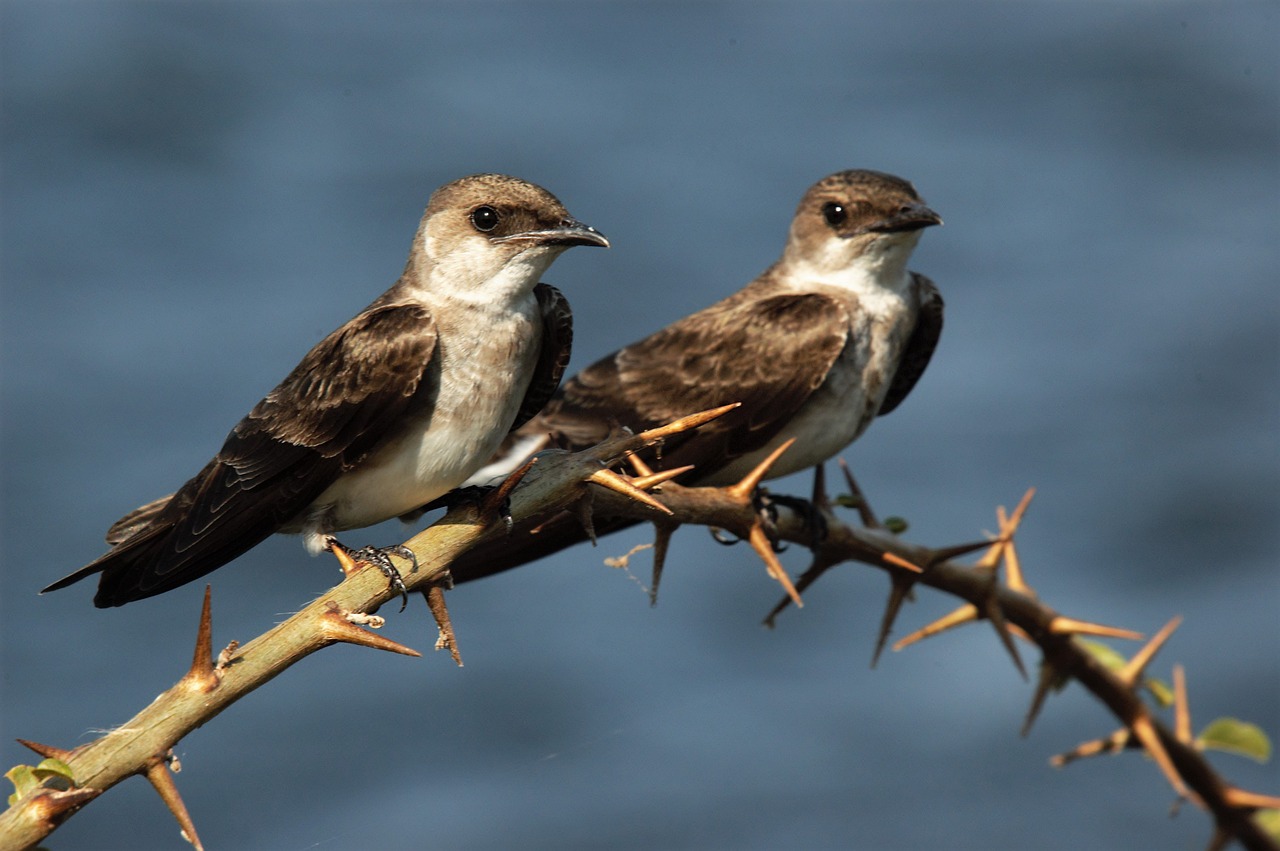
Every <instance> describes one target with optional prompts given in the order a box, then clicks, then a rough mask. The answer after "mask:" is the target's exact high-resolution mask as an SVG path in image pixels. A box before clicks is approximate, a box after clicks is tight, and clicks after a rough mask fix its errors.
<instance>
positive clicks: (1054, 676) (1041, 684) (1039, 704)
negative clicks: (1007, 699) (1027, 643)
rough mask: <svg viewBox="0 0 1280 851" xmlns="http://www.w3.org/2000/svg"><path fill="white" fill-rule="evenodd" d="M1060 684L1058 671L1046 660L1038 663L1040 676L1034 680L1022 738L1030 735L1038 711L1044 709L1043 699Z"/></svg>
mask: <svg viewBox="0 0 1280 851" xmlns="http://www.w3.org/2000/svg"><path fill="white" fill-rule="evenodd" d="M1061 682H1062V675H1061V674H1059V673H1058V669H1057V668H1055V667H1053V665H1051V664H1049V662H1048V661H1047V660H1046V661H1044V662H1041V663H1040V676H1039V677H1038V678H1037V679H1036V690H1035V693H1034V694H1032V695H1031V706H1030V707H1029V708H1028V709H1027V717H1026V718H1025V719H1024V720H1023V722H1022V733H1021V735H1022V738H1024V739H1025V738H1026V737H1027V736H1028V735H1030V733H1031V727H1032V725H1033V724H1035V723H1036V719H1037V718H1039V717H1040V710H1041V709H1042V708H1044V702H1045V699H1046V698H1047V697H1048V696H1049V692H1050V691H1051V690H1053V688H1055V687H1056V686H1057V685H1058V684H1059V683H1061Z"/></svg>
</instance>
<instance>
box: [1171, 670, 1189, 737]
mask: <svg viewBox="0 0 1280 851" xmlns="http://www.w3.org/2000/svg"><path fill="white" fill-rule="evenodd" d="M1173 732H1174V735H1175V736H1177V737H1178V741H1180V742H1182V743H1183V744H1184V745H1190V744H1191V707H1190V706H1189V705H1188V704H1187V672H1186V671H1185V670H1183V667H1182V666H1181V665H1174V666H1173Z"/></svg>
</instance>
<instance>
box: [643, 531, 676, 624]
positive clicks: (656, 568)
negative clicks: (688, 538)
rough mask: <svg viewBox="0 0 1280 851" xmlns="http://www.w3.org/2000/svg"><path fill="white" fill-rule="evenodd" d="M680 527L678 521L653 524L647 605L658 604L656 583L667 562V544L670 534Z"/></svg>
mask: <svg viewBox="0 0 1280 851" xmlns="http://www.w3.org/2000/svg"><path fill="white" fill-rule="evenodd" d="M679 528H680V524H679V523H658V522H654V524H653V580H652V584H651V585H650V586H649V605H650V606H656V605H658V584H659V583H660V582H662V569H663V567H665V566H666V563H667V546H668V545H669V544H670V543H671V535H672V534H673V533H674V532H675V531H676V529H679Z"/></svg>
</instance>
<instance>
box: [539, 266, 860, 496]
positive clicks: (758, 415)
mask: <svg viewBox="0 0 1280 851" xmlns="http://www.w3.org/2000/svg"><path fill="white" fill-rule="evenodd" d="M848 334H849V317H848V314H847V312H846V310H845V308H844V307H843V306H842V305H841V304H839V303H838V302H837V301H835V300H834V299H831V298H828V297H827V296H824V295H820V294H815V293H808V294H790V293H788V294H781V295H774V296H769V297H765V298H760V297H759V296H758V295H755V294H753V293H751V292H750V289H748V290H745V291H743V292H741V293H739V294H737V295H736V296H733V297H731V298H729V299H726V300H724V301H722V302H720V303H719V304H716V305H713V306H711V307H709V308H707V309H705V310H702V311H700V312H698V313H695V314H693V315H691V316H689V317H687V318H685V319H683V320H681V321H679V322H677V323H675V324H673V325H670V326H668V327H667V328H664V329H663V330H661V331H658V332H657V333H655V334H653V335H651V336H649V337H646V338H645V339H643V340H641V341H639V342H637V343H633V344H632V345H630V346H627V347H626V348H624V349H621V350H620V351H618V352H615V353H614V354H612V355H609V356H608V357H605V358H603V359H601V360H600V361H597V362H596V363H594V364H592V365H591V366H589V367H587V368H586V369H584V370H583V371H582V372H580V373H579V374H578V375H577V376H575V377H574V378H572V379H570V380H569V381H568V382H566V384H565V386H564V388H563V391H562V393H561V394H560V396H558V397H557V398H556V399H555V400H553V401H552V402H551V404H549V405H548V406H547V409H546V411H545V412H544V415H543V416H542V417H539V418H538V421H537V423H536V424H537V425H538V426H539V427H541V428H543V430H548V431H551V432H552V433H553V435H555V436H556V437H557V438H559V439H560V441H561V442H562V443H564V444H567V445H568V446H569V447H570V448H579V447H582V446H587V445H591V444H592V443H595V442H598V441H599V440H601V439H603V438H604V437H606V436H608V434H609V432H610V431H611V430H612V429H614V428H616V427H617V426H625V427H627V428H629V429H631V430H633V431H640V430H641V429H644V428H649V427H652V426H656V425H659V424H662V423H667V422H670V421H671V420H673V419H676V418H677V417H681V416H684V415H686V414H690V413H694V412H696V411H701V410H705V409H707V408H712V407H715V406H717V405H724V404H728V403H730V402H742V403H743V404H742V408H740V409H739V410H738V411H735V412H733V413H732V414H730V415H728V416H725V417H722V418H720V419H719V420H716V421H715V422H713V423H710V424H709V425H707V426H704V427H703V428H701V429H699V430H698V431H696V432H695V433H692V434H691V435H689V436H688V437H686V438H685V439H684V440H683V442H671V443H668V444H667V446H666V447H665V448H664V449H663V453H662V455H663V459H664V461H665V463H667V464H669V465H672V466H675V465H682V464H695V465H698V469H697V470H696V471H695V472H694V473H693V474H692V475H693V477H694V478H695V479H696V478H697V477H698V476H701V475H707V474H710V473H712V472H714V471H715V470H717V469H719V468H720V467H722V466H724V465H725V464H727V463H728V462H730V461H732V460H733V459H734V458H736V457H738V456H739V455H743V454H746V453H749V452H752V451H754V450H756V449H759V448H760V447H762V446H764V445H765V444H766V443H768V442H769V441H770V440H771V439H772V438H773V437H774V436H775V435H776V434H777V433H778V432H779V431H780V430H781V429H782V428H783V427H785V426H786V424H787V423H788V422H789V421H790V420H791V418H792V417H793V416H794V415H795V413H796V411H798V410H799V409H800V407H801V406H802V405H803V404H804V403H805V401H806V400H808V398H809V396H810V395H811V394H812V393H813V391H814V390H816V389H817V388H818V386H819V385H821V384H822V382H823V381H824V380H825V379H826V376H827V372H828V371H829V370H830V369H831V366H832V364H833V363H834V362H835V360H836V358H837V357H838V356H839V354H840V352H841V350H842V349H843V348H844V346H845V342H846V340H847V338H848Z"/></svg>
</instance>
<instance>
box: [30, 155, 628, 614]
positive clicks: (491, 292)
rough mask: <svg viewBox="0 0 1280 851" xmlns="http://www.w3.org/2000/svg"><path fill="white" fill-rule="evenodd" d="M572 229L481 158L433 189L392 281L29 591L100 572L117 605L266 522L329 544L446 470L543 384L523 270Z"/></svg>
mask: <svg viewBox="0 0 1280 851" xmlns="http://www.w3.org/2000/svg"><path fill="white" fill-rule="evenodd" d="M574 245H596V246H602V247H608V245H609V243H608V241H607V240H606V239H605V238H604V236H603V235H602V234H600V233H599V232H598V231H596V230H595V229H593V228H590V227H588V226H586V225H584V224H582V223H580V222H578V221H576V220H574V219H573V218H572V217H571V216H570V215H569V213H568V211H567V210H565V208H564V206H563V205H562V204H561V203H560V201H558V200H557V199H556V198H555V196H553V195H552V194H551V193H549V192H547V191H546V190H545V189H542V188H541V187H539V186H535V185H533V184H531V183H527V182H525V181H523V180H519V179H517V178H514V177H507V176H505V175H497V174H481V175H473V176H470V177H464V178H462V179H461V180H457V181H454V182H453V183H450V184H447V185H445V186H443V187H441V188H440V189H438V190H436V192H435V193H434V194H433V195H432V196H431V200H430V202H429V203H428V205H427V209H426V213H425V214H424V215H423V217H422V222H421V224H420V225H419V226H418V231H417V234H416V235H415V236H414V240H413V247H412V249H411V250H410V252H409V260H408V263H407V264H406V265H405V269H404V272H403V274H401V276H400V279H399V280H398V281H397V282H396V284H395V286H393V287H391V289H389V290H387V291H386V292H385V293H383V294H382V295H381V296H379V297H378V298H377V299H376V300H375V301H374V302H373V303H372V304H370V305H369V306H368V307H367V308H365V309H364V310H363V311H361V312H360V314H359V315H357V316H356V317H355V318H354V319H352V320H350V321H349V322H347V323H346V324H344V325H343V326H342V327H340V328H338V329H337V330H336V331H334V332H333V333H332V334H330V335H329V336H327V337H325V338H324V339H323V340H322V341H320V343H319V344H318V345H316V347H315V348H313V349H312V350H311V351H310V352H308V353H307V355H306V357H304V358H303V359H302V362H301V363H300V364H298V366H297V367H296V368H295V369H294V370H293V372H291V373H290V374H289V376H288V377H287V378H285V379H284V381H282V382H281V383H280V385H279V386H278V387H276V388H275V389H274V390H272V391H271V392H270V393H268V394H267V396H266V398H265V399H263V400H262V401H261V402H259V403H258V404H257V406H255V407H254V409H253V410H252V411H250V412H249V415H248V416H246V417H245V418H244V419H243V420H241V421H240V422H239V423H238V424H237V425H236V427H235V428H234V429H232V431H231V434H230V435H228V437H227V440H226V443H224V444H223V447H222V450H221V451H220V452H219V453H218V454H217V455H216V456H215V457H214V458H213V460H211V461H210V462H209V463H208V464H207V465H206V466H205V468H204V469H203V470H201V471H200V472H199V473H197V474H196V475H195V477H194V478H192V479H191V480H190V481H188V482H187V483H186V484H185V485H183V486H182V487H181V488H180V489H179V490H178V491H177V493H175V494H172V495H170V496H167V497H163V498H161V499H158V500H156V501H154V502H152V503H149V504H147V505H144V506H142V507H141V508H138V509H136V510H135V511H133V512H131V513H130V514H127V515H125V516H124V517H123V518H121V519H120V520H119V521H117V522H116V524H115V525H113V526H112V527H111V529H110V531H109V532H108V533H107V542H108V543H109V544H113V545H114V547H113V548H112V549H111V550H110V551H109V552H107V553H106V554H105V555H103V556H101V557H100V558H98V559H97V560H96V561H94V562H92V563H91V564H89V565H87V566H85V567H83V568H81V569H80V570H77V571H76V572H75V573H72V574H71V575H70V576H67V577H65V578H63V579H60V580H58V581H57V582H55V583H53V584H52V585H50V586H49V587H47V588H45V589H44V590H45V591H52V590H54V589H57V588H62V587H64V586H66V585H69V584H71V583H73V582H76V581H78V580H80V579H84V578H85V577H87V576H90V575H92V574H94V573H98V572H101V573H102V578H101V580H100V582H99V585H98V592H97V595H96V596H95V597H94V603H95V605H97V606H99V607H106V606H120V605H123V604H125V603H128V602H130V601H132V600H138V599H141V598H143V597H150V596H152V595H154V594H159V593H161V592H164V591H168V590H170V589H173V588H176V587H178V586H179V585H182V584H184V583H187V582H191V581H192V580H194V579H197V578H199V577H201V576H204V575H205V574H207V573H209V572H210V571H212V570H215V569H217V568H219V567H221V566H222V565H224V564H226V563H227V562H229V561H231V560H232V559H234V558H236V557H237V556H239V555H241V554H242V553H244V552H245V551H247V550H248V549H250V548H251V547H253V546H255V545H256V544H258V543H259V542H260V541H262V540H264V539H265V538H267V537H268V536H269V535H271V534H272V533H274V532H287V533H297V534H301V535H302V537H303V540H304V542H305V543H306V545H307V548H308V549H309V550H311V551H312V552H313V553H314V552H318V551H320V550H321V549H325V548H328V547H330V546H336V547H339V548H341V549H345V547H342V546H341V545H340V544H337V542H336V540H335V539H334V538H333V537H332V536H333V535H334V533H336V532H341V531H344V530H348V529H356V528H360V527H363V526H369V525H371V524H374V523H378V522H381V521H383V520H387V519H389V518H392V517H397V516H400V515H404V514H407V513H412V512H414V511H415V509H417V508H419V507H420V506H422V505H423V504H424V503H427V502H430V501H432V500H434V499H436V498H437V497H439V496H441V495H443V494H445V493H446V492H448V491H450V490H453V489H454V488H456V487H458V485H460V484H462V482H464V481H465V480H466V479H467V478H468V477H469V476H471V475H472V474H473V473H475V472H476V470H477V469H478V468H479V467H480V466H481V465H482V464H483V463H484V462H485V461H486V460H487V459H488V458H489V457H490V456H491V455H492V454H493V452H494V451H495V450H496V449H497V448H498V446H499V445H500V444H501V442H502V440H503V438H504V437H505V436H506V435H507V433H508V432H510V431H511V430H512V429H514V428H517V427H519V426H521V425H522V424H524V423H526V422H527V421H528V420H529V419H530V418H531V417H533V415H534V414H536V413H537V412H538V411H539V410H540V409H541V408H542V406H543V405H544V404H545V403H546V402H547V400H548V399H550V398H551V396H552V394H553V393H554V392H555V390H556V388H557V386H558V385H559V382H560V377H561V375H562V374H563V372H564V369H565V366H566V365H567V363H568V360H569V348H570V344H571V341H572V316H571V313H570V311H569V305H568V302H567V301H565V299H564V296H562V295H561V294H560V292H559V291H558V290H556V289H555V288H554V287H551V286H549V285H547V284H543V283H539V280H538V279H539V277H540V276H541V275H542V273H543V272H545V271H546V270H547V268H548V267H549V266H550V265H551V263H552V261H554V260H555V259H556V257H558V256H559V255H560V254H561V253H562V252H563V251H565V250H566V249H567V248H569V247H571V246H574ZM388 549H389V550H390V551H396V550H397V548H388ZM367 551H373V552H374V553H375V554H376V553H377V552H378V551H374V550H373V549H372V548H367V549H366V551H362V554H363V553H364V552H367ZM382 559H383V560H384V562H385V564H386V567H388V568H389V567H390V562H389V561H387V560H386V557H385V555H383V556H382ZM396 578H398V577H396Z"/></svg>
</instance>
